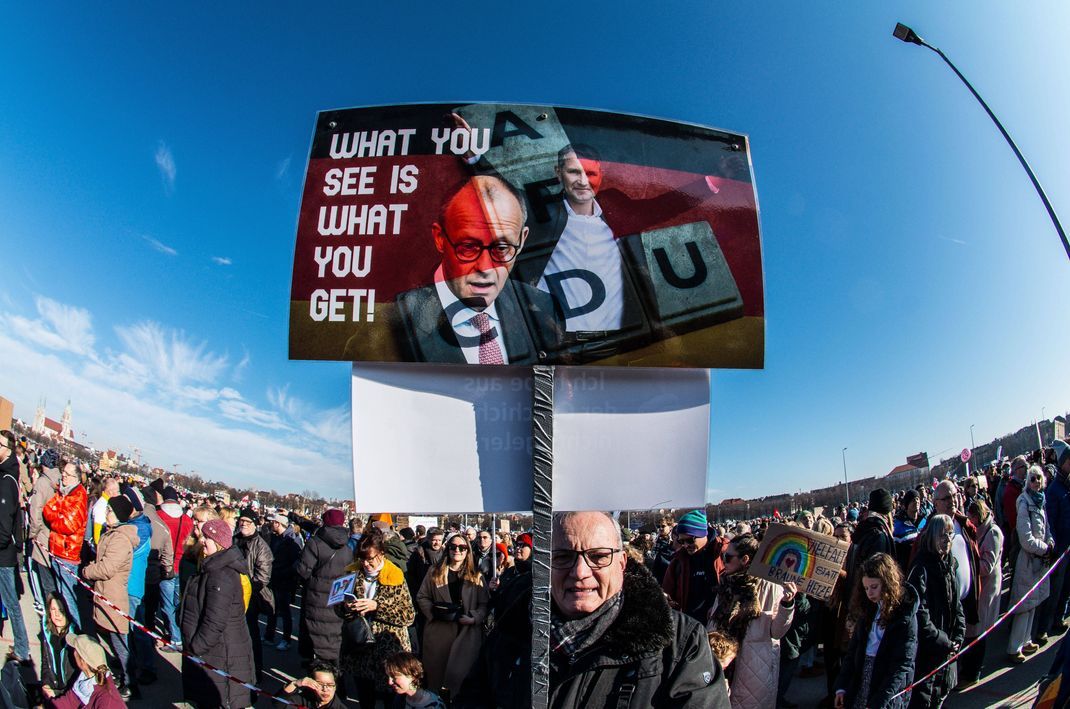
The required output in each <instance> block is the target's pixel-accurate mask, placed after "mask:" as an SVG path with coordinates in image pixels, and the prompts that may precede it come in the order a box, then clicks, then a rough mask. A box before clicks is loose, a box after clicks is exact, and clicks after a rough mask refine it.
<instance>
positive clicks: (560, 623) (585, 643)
mask: <svg viewBox="0 0 1070 709" xmlns="http://www.w3.org/2000/svg"><path fill="white" fill-rule="evenodd" d="M623 597H624V592H623V591H622V592H620V593H618V594H616V595H615V596H613V597H612V598H610V599H609V600H608V601H606V602H605V603H603V604H602V606H601V607H600V608H599V609H598V610H596V611H594V612H593V613H591V614H589V615H585V616H583V617H582V618H577V619H575V620H566V619H564V618H562V617H561V616H559V615H558V614H557V613H553V614H552V615H551V617H550V649H551V650H550V651H551V652H552V653H555V654H563V655H566V656H568V657H575V656H577V655H579V654H580V653H582V652H584V651H585V650H588V649H590V648H591V647H592V646H593V645H594V644H595V643H596V642H598V640H599V639H600V638H601V637H602V636H603V635H605V632H606V631H607V630H609V627H610V626H611V625H613V623H614V622H615V621H616V620H617V616H619V615H620V608H621V600H622V599H623Z"/></svg>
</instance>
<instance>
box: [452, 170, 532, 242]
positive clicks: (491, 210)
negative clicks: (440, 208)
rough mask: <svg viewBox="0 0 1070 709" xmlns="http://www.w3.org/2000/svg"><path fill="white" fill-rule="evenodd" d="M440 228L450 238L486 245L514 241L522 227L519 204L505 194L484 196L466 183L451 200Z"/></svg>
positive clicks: (499, 190)
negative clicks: (499, 240) (464, 238)
mask: <svg viewBox="0 0 1070 709" xmlns="http://www.w3.org/2000/svg"><path fill="white" fill-rule="evenodd" d="M445 222H446V223H445V224H443V225H442V226H443V228H444V229H445V230H446V233H447V234H448V235H449V236H450V237H451V238H452V239H456V238H458V237H461V236H464V237H467V238H474V239H479V240H480V241H484V242H485V243H489V242H490V241H492V240H494V239H497V238H500V237H506V238H512V237H516V236H517V235H518V234H519V233H520V228H521V227H522V226H523V222H524V217H523V214H522V213H521V211H520V204H519V202H517V200H516V198H515V197H514V196H513V195H512V194H510V193H509V192H508V191H507V190H504V189H502V188H499V189H497V190H494V191H493V192H491V193H489V194H488V193H487V192H485V191H483V190H481V189H479V188H478V187H476V186H475V184H474V183H472V182H469V183H468V184H467V185H465V186H464V187H463V188H462V189H461V190H460V191H459V192H458V193H457V194H456V195H454V196H453V198H452V199H451V200H450V203H449V206H448V207H447V208H446V213H445Z"/></svg>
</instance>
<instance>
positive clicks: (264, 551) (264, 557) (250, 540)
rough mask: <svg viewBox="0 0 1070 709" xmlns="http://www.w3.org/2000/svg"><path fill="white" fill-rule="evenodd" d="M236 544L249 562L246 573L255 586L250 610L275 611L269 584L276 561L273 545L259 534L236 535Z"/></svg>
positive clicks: (250, 601)
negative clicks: (272, 551) (272, 550)
mask: <svg viewBox="0 0 1070 709" xmlns="http://www.w3.org/2000/svg"><path fill="white" fill-rule="evenodd" d="M234 546H236V547H238V548H239V549H241V550H242V553H243V554H245V558H246V560H247V561H248V562H249V570H248V571H247V572H246V575H247V576H248V577H249V581H250V582H251V583H252V586H253V596H252V598H251V599H250V600H249V611H250V612H252V613H256V614H260V613H269V614H270V613H273V612H275V596H274V594H272V593H271V588H269V587H268V584H269V583H270V582H271V566H272V564H273V563H274V561H275V555H274V554H272V553H271V547H270V546H268V543H267V542H265V541H264V538H263V537H261V536H260V535H259V534H256V533H254V534H253V535H252V536H249V537H243V536H242V535H240V534H236V535H234Z"/></svg>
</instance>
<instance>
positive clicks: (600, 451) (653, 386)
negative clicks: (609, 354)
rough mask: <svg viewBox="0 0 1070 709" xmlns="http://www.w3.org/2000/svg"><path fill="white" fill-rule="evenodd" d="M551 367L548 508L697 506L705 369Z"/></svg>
mask: <svg viewBox="0 0 1070 709" xmlns="http://www.w3.org/2000/svg"><path fill="white" fill-rule="evenodd" d="M555 369H556V374H555V377H554V399H553V403H554V414H553V462H554V472H553V475H554V484H553V507H554V509H555V510H588V509H595V510H647V509H657V508H661V507H701V506H702V505H704V504H705V500H706V468H707V462H708V451H709V433H710V375H709V372H708V371H707V370H704V369H675V370H664V369H662V370H654V369H639V368H622V367H613V368H610V367H556V368H555Z"/></svg>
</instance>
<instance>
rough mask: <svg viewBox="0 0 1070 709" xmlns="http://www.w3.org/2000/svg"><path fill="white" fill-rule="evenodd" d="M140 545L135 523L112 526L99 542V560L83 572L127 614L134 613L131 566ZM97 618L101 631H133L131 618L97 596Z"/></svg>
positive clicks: (95, 588) (99, 590) (88, 579)
mask: <svg viewBox="0 0 1070 709" xmlns="http://www.w3.org/2000/svg"><path fill="white" fill-rule="evenodd" d="M137 546H138V538H137V529H135V528H134V525H132V524H123V525H120V526H118V527H112V528H111V529H109V530H108V531H106V532H105V533H104V534H101V535H100V543H99V544H97V560H96V561H94V562H92V563H91V564H88V565H86V567H85V570H84V571H83V572H82V575H84V576H85V578H86V580H87V581H94V582H95V583H94V584H93V590H94V591H96V592H97V593H99V594H101V595H102V596H104V597H105V598H107V599H108V600H109V601H111V602H112V603H114V604H115V605H117V606H119V608H121V609H122V610H123V613H129V612H130V593H129V591H128V590H127V585H128V583H129V581H130V567H131V565H132V564H133V562H134V549H136V548H137ZM93 620H94V621H96V623H97V626H98V627H99V628H100V629H101V630H107V631H110V632H114V633H128V632H130V621H128V620H127V619H126V618H125V617H124V616H122V615H120V614H118V613H116V612H115V611H114V610H112V609H111V608H110V607H108V606H106V605H104V604H103V603H102V602H101V601H100V599H99V598H97V597H96V596H94V597H93Z"/></svg>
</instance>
